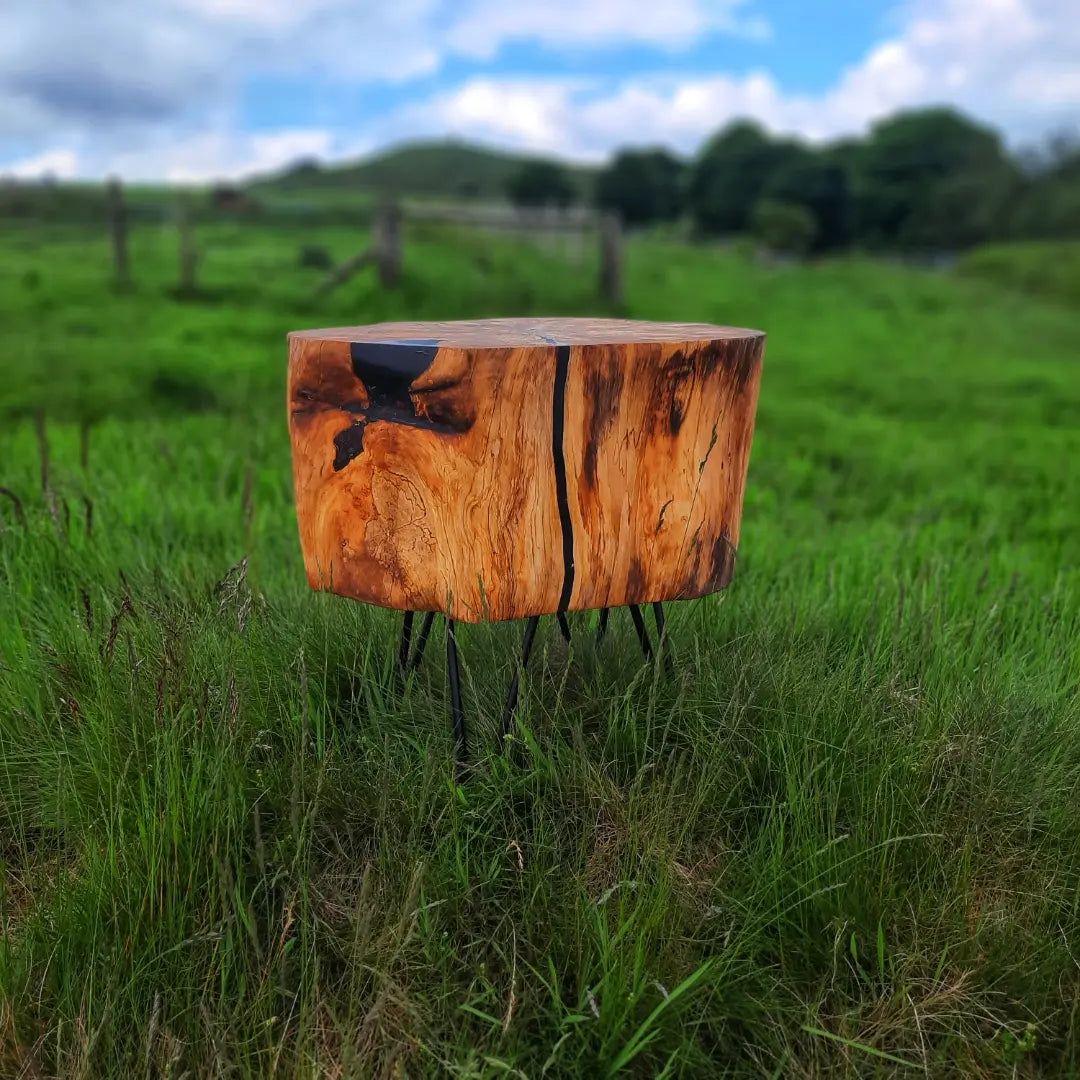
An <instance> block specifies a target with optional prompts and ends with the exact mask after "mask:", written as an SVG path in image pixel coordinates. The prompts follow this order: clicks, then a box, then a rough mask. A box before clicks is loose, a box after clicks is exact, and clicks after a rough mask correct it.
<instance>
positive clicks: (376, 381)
mask: <svg viewBox="0 0 1080 1080" xmlns="http://www.w3.org/2000/svg"><path fill="white" fill-rule="evenodd" d="M764 343H765V336H764V334H762V333H760V332H759V331H756V330H740V329H733V328H731V327H724V326H708V325H703V324H695V323H655V322H633V321H624V320H616V319H488V320H476V321H468V322H441V323H440V322H424V323H381V324H378V325H374V326H353V327H343V328H340V329H331V330H304V331H298V332H295V333H292V334H290V335H289V389H288V398H289V428H290V434H291V437H292V452H293V476H294V481H295V487H296V507H297V515H298V518H299V524H300V540H301V547H302V549H303V555H304V563H305V566H306V568H307V575H308V581H309V582H310V584H311V586H312V588H314V589H323V590H329V591H331V592H334V593H337V594H339V595H341V596H348V597H352V598H353V599H356V600H363V601H365V602H367V603H370V604H378V605H380V606H382V607H388V608H395V609H398V610H400V611H403V612H404V613H405V615H404V624H403V630H402V641H401V649H400V653H399V662H400V664H401V666H402V667H403V668H405V667H406V666H408V665H410V664H411V665H413V666H414V665H415V664H417V663H419V659H420V656H421V655H422V652H423V648H424V645H425V644H426V642H427V637H428V633H429V632H430V630H431V625H432V620H433V618H434V616H435V614H436V613H437V612H441V613H442V614H443V615H444V616H445V617H446V642H447V664H448V669H449V676H450V696H451V715H452V721H453V729H454V736H455V741H456V746H457V756H458V759H459V761H461V762H464V761H465V760H466V759H467V754H468V749H467V741H466V732H465V723H464V716H463V711H462V707H461V691H460V680H459V677H458V663H457V646H456V639H455V633H454V622H455V620H461V621H464V622H478V621H482V620H503V619H522V618H524V619H527V620H528V623H527V625H526V631H525V640H524V647H523V650H522V657H521V663H520V665H519V666H518V668H517V670H516V671H515V674H514V678H513V682H512V685H511V688H510V694H509V696H508V699H507V703H506V707H505V709H504V713H503V723H502V728H501V736H500V741H501V739H502V738H504V737H505V735H506V734H507V732H508V731H509V729H510V726H511V724H512V722H513V715H514V709H515V707H516V704H517V693H518V678H519V674H520V671H521V670H522V668H523V667H524V665H525V663H526V661H527V660H528V656H529V652H530V650H531V647H532V643H533V639H534V637H535V634H536V627H537V623H538V621H539V618H540V616H541V615H556V616H558V618H559V625H560V628H561V629H562V632H563V634H564V636H566V637H567V638H568V639H569V625H568V623H567V621H566V613H567V612H569V611H578V610H587V609H593V608H595V609H599V610H600V613H601V614H600V628H599V633H600V634H601V635H602V634H603V632H604V630H605V628H606V626H607V613H608V610H609V609H610V608H612V607H619V606H628V607H629V608H630V611H631V615H632V616H633V619H634V625H635V627H636V629H637V632H638V637H639V639H640V641H641V644H642V648H643V650H644V652H645V655H646V657H649V656H651V655H652V646H651V643H650V641H649V637H648V631H647V629H646V627H645V622H644V619H643V617H642V613H641V606H642V605H646V604H651V605H652V609H653V613H654V616H655V618H656V622H657V632H658V634H659V636H660V643H661V646H662V645H663V637H664V625H663V608H662V606H661V605H662V603H663V602H664V601H667V600H680V599H689V598H692V597H700V596H705V595H707V594H709V593H712V592H715V591H717V590H719V589H723V588H724V587H725V586H726V585H727V584H728V582H729V581H730V580H731V576H732V571H733V568H734V562H735V550H736V545H737V544H738V538H739V519H740V516H741V511H742V499H743V488H744V484H745V480H746V468H747V463H748V460H749V456H750V441H751V437H752V435H753V427H754V413H755V408H756V405H757V395H758V384H759V382H760V377H761V362H762V354H763V352H764ZM414 612H425V613H426V615H425V618H424V623H423V627H422V629H421V632H420V637H419V640H418V641H417V643H416V647H415V650H414V651H413V652H412V656H411V659H410V645H411V633H412V622H413V613H414Z"/></svg>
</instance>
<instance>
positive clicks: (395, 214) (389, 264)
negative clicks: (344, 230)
mask: <svg viewBox="0 0 1080 1080" xmlns="http://www.w3.org/2000/svg"><path fill="white" fill-rule="evenodd" d="M374 226H375V227H374V230H373V231H374V234H375V235H374V237H373V238H372V240H373V247H374V249H375V257H376V259H377V260H378V264H379V284H380V285H382V287H383V288H384V289H392V288H393V287H394V286H395V285H396V284H397V282H398V278H399V277H400V276H401V210H400V209H399V208H398V207H397V206H396V205H395V204H394V203H392V202H390V201H389V200H387V201H385V202H382V203H380V204H379V206H378V207H377V208H376V210H375V222H374Z"/></svg>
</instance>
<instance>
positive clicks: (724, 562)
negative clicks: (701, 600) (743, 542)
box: [709, 534, 735, 588]
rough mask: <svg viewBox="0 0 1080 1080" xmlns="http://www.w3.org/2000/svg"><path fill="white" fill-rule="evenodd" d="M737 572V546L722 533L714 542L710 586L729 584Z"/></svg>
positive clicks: (716, 586) (717, 586)
mask: <svg viewBox="0 0 1080 1080" xmlns="http://www.w3.org/2000/svg"><path fill="white" fill-rule="evenodd" d="M734 573H735V546H734V544H732V542H731V541H730V540H729V539H728V538H727V536H726V535H724V534H721V535H720V536H718V537H717V538H716V542H715V543H714V544H713V549H712V560H711V563H710V566H709V586H710V588H723V587H725V586H727V585H728V584H729V583H730V582H731V579H732V576H733V575H734Z"/></svg>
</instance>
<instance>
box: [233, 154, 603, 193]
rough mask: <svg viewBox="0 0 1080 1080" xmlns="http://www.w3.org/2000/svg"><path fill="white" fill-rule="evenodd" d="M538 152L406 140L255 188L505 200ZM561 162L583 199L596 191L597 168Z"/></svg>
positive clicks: (306, 167) (300, 169)
mask: <svg viewBox="0 0 1080 1080" xmlns="http://www.w3.org/2000/svg"><path fill="white" fill-rule="evenodd" d="M530 160H535V157H530V156H527V155H519V154H513V153H508V152H506V151H503V150H493V149H490V148H488V147H485V146H477V145H475V144H472V143H466V142H460V141H457V140H452V139H451V140H444V141H438V142H417V143H407V144H404V145H401V146H397V147H394V148H393V149H391V150H387V151H386V152H385V153H382V154H378V155H376V156H375V157H371V158H367V159H365V160H362V161H358V162H353V163H350V164H346V165H330V166H323V165H319V164H317V163H315V162H305V163H303V164H301V165H298V166H296V167H294V168H292V169H289V170H287V171H286V172H283V173H279V174H277V175H276V176H272V177H265V178H262V179H260V180H258V181H256V182H255V183H254V184H253V185H252V187H253V189H255V190H256V191H259V190H262V191H273V192H277V193H281V194H285V193H288V194H300V193H304V194H310V195H316V193H318V192H330V191H334V192H341V191H343V190H345V191H348V190H353V191H365V192H382V191H386V192H392V193H393V194H395V195H412V196H427V197H434V198H475V199H501V198H504V197H505V195H506V184H507V181H508V180H509V179H510V177H511V176H513V175H514V173H516V172H517V170H518V169H520V168H521V166H522V165H523V164H524V163H525V162H527V161H530ZM561 164H563V165H564V167H565V168H566V169H567V171H568V172H569V174H570V176H571V178H572V179H573V181H574V183H575V184H576V185H577V187H578V190H579V192H580V194H581V197H582V198H585V199H587V198H589V197H591V194H592V186H593V181H594V178H595V175H596V170H595V169H592V168H589V167H587V166H581V165H570V164H567V163H565V162H562V163H561Z"/></svg>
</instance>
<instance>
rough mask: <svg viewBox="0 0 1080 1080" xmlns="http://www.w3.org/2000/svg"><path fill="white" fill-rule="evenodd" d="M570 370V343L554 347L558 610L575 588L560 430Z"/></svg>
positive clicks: (563, 609) (570, 522) (572, 539)
mask: <svg viewBox="0 0 1080 1080" xmlns="http://www.w3.org/2000/svg"><path fill="white" fill-rule="evenodd" d="M569 371H570V346H569V345H559V346H558V347H557V348H556V349H555V394H554V402H553V403H552V425H551V428H552V430H551V452H552V457H553V458H554V464H555V497H556V499H557V500H558V503H559V522H560V524H561V525H562V547H563V587H562V595H561V596H560V597H559V611H560V612H562V611H566V609H567V608H568V607H569V605H570V597H571V595H572V594H573V591H574V525H573V522H572V521H571V519H570V499H569V496H568V495H567V491H566V458H565V456H564V455H563V432H564V430H565V420H566V379H567V376H568V374H569Z"/></svg>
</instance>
